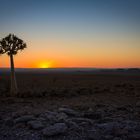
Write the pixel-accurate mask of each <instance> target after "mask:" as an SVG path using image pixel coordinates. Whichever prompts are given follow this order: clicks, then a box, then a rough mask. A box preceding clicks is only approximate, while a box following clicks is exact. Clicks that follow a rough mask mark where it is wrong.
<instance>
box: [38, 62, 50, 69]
mask: <svg viewBox="0 0 140 140" xmlns="http://www.w3.org/2000/svg"><path fill="white" fill-rule="evenodd" d="M50 67H51V63H50V62H41V63H40V64H39V68H50Z"/></svg>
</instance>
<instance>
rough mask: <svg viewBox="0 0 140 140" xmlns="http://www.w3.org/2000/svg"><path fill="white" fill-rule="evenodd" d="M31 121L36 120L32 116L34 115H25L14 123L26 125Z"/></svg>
mask: <svg viewBox="0 0 140 140" xmlns="http://www.w3.org/2000/svg"><path fill="white" fill-rule="evenodd" d="M31 120H34V116H32V115H24V116H21V117H18V118H16V119H15V120H14V122H15V123H24V122H28V121H31Z"/></svg>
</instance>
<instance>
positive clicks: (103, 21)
mask: <svg viewBox="0 0 140 140" xmlns="http://www.w3.org/2000/svg"><path fill="white" fill-rule="evenodd" d="M21 5H22V6H21ZM139 5H140V3H139V0H132V1H131V0H130V1H126V0H116V1H114V0H67V1H64V0H59V1H58V0H52V1H51V0H41V2H40V1H36V2H34V0H30V2H29V1H28V0H24V1H20V2H19V1H18V0H13V1H9V2H8V4H7V2H6V1H3V2H2V4H1V6H0V17H1V22H0V29H1V32H0V38H3V37H5V36H6V35H7V34H9V33H14V34H16V35H17V36H18V37H19V38H21V39H23V40H24V41H25V42H26V43H27V49H25V50H24V51H23V52H19V53H18V54H17V55H16V56H15V57H14V61H15V67H17V68H58V67H97V68H118V67H124V68H125V67H140V55H139V54H140V26H139V25H140V16H139V15H140V6H139ZM17 7H21V9H20V10H19V9H18V8H17ZM5 9H7V10H5ZM0 58H1V59H0V67H9V58H8V56H7V55H2V56H0ZM52 62H53V63H52Z"/></svg>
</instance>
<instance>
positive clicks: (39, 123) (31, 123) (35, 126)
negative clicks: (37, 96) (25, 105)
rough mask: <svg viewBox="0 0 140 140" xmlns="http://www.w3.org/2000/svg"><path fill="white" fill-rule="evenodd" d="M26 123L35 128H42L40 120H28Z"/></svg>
mask: <svg viewBox="0 0 140 140" xmlns="http://www.w3.org/2000/svg"><path fill="white" fill-rule="evenodd" d="M27 124H28V125H29V126H30V127H31V128H32V129H35V130H39V129H42V128H43V127H44V125H43V124H42V122H41V121H29V122H28V123H27Z"/></svg>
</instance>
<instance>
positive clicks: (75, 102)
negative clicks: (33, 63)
mask: <svg viewBox="0 0 140 140" xmlns="http://www.w3.org/2000/svg"><path fill="white" fill-rule="evenodd" d="M16 77H17V83H18V88H19V95H18V97H8V93H9V89H10V73H9V72H4V71H2V72H1V75H0V140H139V139H140V71H139V70H136V71H135V70H134V71H133V70H132V71H131V70H130V71H122V70H117V71H109V70H108V71H90V72H84V71H76V72H63V71H53V72H47V71H36V70H34V71H17V72H16Z"/></svg>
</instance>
